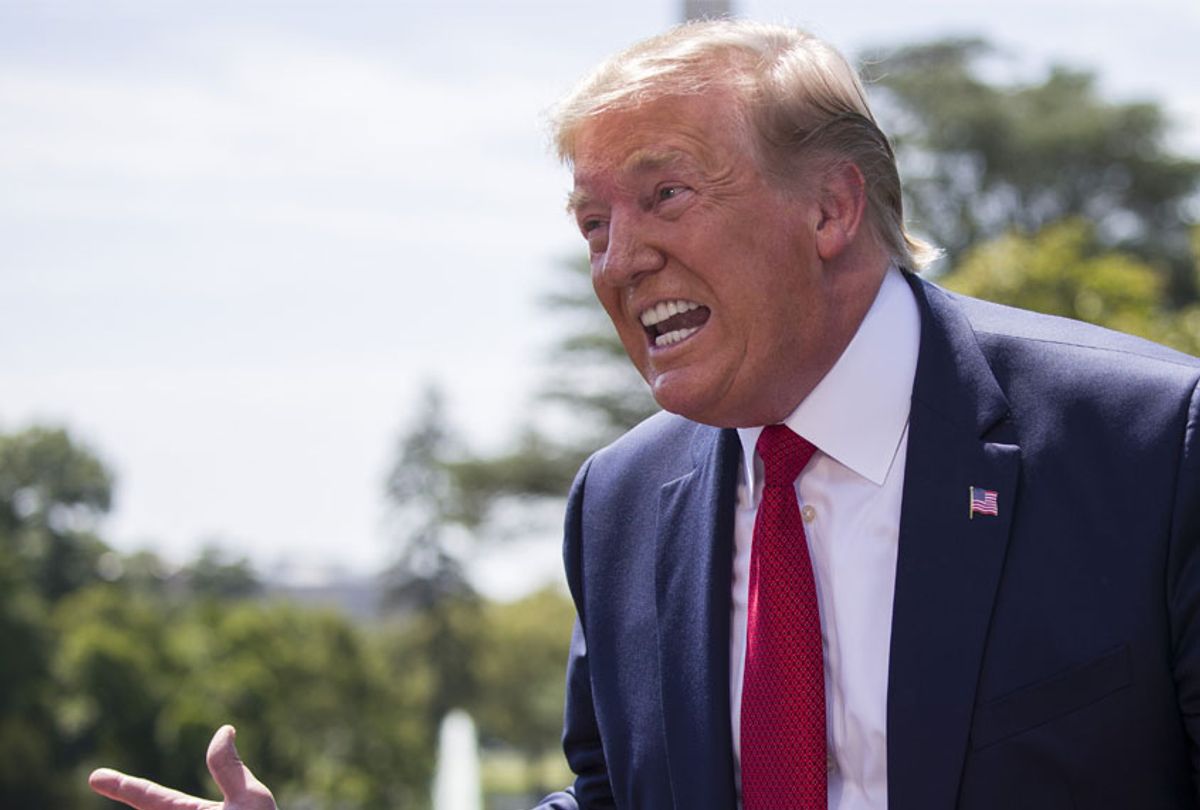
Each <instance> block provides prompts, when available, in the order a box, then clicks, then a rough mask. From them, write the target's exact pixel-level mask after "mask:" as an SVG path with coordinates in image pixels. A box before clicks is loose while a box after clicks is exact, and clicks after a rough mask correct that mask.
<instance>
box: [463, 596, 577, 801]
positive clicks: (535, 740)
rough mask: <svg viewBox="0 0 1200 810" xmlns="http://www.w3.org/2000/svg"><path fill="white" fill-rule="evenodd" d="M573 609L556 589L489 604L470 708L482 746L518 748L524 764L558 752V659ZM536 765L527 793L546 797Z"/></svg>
mask: <svg viewBox="0 0 1200 810" xmlns="http://www.w3.org/2000/svg"><path fill="white" fill-rule="evenodd" d="M574 618H575V610H574V607H573V605H572V604H571V601H570V599H568V598H567V597H566V596H565V595H564V594H563V593H562V592H561V591H559V590H558V589H557V588H553V587H548V588H543V589H542V590H540V591H537V592H535V593H533V594H530V595H529V596H527V597H525V598H523V599H520V600H518V601H516V602H512V603H509V604H490V605H489V606H488V607H487V609H486V611H485V614H484V628H485V632H484V636H483V640H482V644H481V645H480V651H479V678H480V686H481V688H480V698H479V701H478V702H477V703H476V705H475V706H474V707H473V708H474V715H475V718H476V720H477V721H478V724H479V730H480V734H481V736H482V737H483V740H484V743H485V744H494V743H503V744H504V745H507V746H509V747H511V748H515V749H516V750H517V751H519V752H520V753H521V754H522V755H523V757H524V761H525V763H526V765H527V766H529V765H531V764H533V763H537V762H539V761H540V760H542V759H543V758H545V757H546V756H547V755H549V754H551V753H557V752H558V751H559V747H560V742H559V738H560V735H561V733H562V711H563V708H562V707H563V699H564V697H565V694H564V693H565V684H564V681H563V672H562V669H563V661H564V660H565V658H566V653H565V649H566V647H565V643H566V640H567V639H568V638H570V635H571V625H572V622H573V621H574ZM539 776H540V774H539V772H538V769H537V768H536V767H534V768H528V767H527V779H526V781H527V782H528V785H527V788H528V792H529V793H530V794H531V795H533V794H536V795H537V796H541V795H545V794H546V793H547V792H549V791H548V788H550V787H551V786H549V785H544V784H540V779H539Z"/></svg>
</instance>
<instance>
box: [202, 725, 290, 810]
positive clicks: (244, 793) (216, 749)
mask: <svg viewBox="0 0 1200 810" xmlns="http://www.w3.org/2000/svg"><path fill="white" fill-rule="evenodd" d="M236 736H237V732H236V731H235V730H234V728H233V726H228V725H226V726H221V727H220V728H219V729H217V733H216V734H214V735H213V738H212V742H210V743H209V744H208V755H207V757H206V761H207V763H208V772H209V773H211V774H212V777H213V779H214V780H215V781H216V783H217V787H219V788H220V789H221V795H223V796H224V797H225V800H226V804H227V805H228V803H229V802H231V801H232V802H239V800H247V799H260V800H261V799H265V800H266V802H267V804H264V805H263V806H266V807H274V803H273V802H271V799H270V797H271V794H270V791H268V790H267V788H266V786H264V785H263V784H262V783H261V782H259V781H258V779H256V778H255V776H254V774H252V773H251V772H250V769H249V768H247V767H246V765H245V764H244V763H243V762H242V758H241V757H240V756H239V755H238V750H237V746H236V745H234V738H235V737H236ZM239 803H240V802H239Z"/></svg>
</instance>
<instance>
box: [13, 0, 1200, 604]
mask: <svg viewBox="0 0 1200 810" xmlns="http://www.w3.org/2000/svg"><path fill="white" fill-rule="evenodd" d="M681 5H682V4H681V2H678V0H609V2H607V3H603V4H594V3H588V4H583V3H579V4H576V3H566V2H517V3H504V2H492V3H488V2H482V1H481V0H476V1H475V2H468V1H467V0H449V2H439V3H436V4H435V3H410V2H402V1H401V2H390V3H385V2H367V1H366V0H340V2H336V3H335V2H332V1H331V0H329V1H327V2H315V0H310V1H309V2H298V1H296V0H293V1H292V2H284V1H283V0H275V1H274V2H263V1H262V0H240V1H239V2H230V1H229V0H208V2H204V3H195V2H179V1H178V0H127V1H125V2H121V1H119V0H69V1H67V0H64V1H63V2H55V1H54V0H45V1H44V2H23V1H21V0H0V431H6V432H7V431H15V430H20V429H22V428H24V427H27V426H29V425H32V424H52V425H63V426H66V427H67V428H69V429H70V430H71V432H72V434H73V435H74V436H76V437H77V438H78V439H80V440H81V441H83V442H84V443H85V444H87V445H88V446H89V447H90V448H92V449H93V450H94V451H95V452H96V453H97V454H98V455H99V456H100V457H101V458H102V459H103V460H104V461H105V463H106V464H107V465H108V466H109V467H110V468H111V469H112V470H113V471H114V473H115V475H116V479H117V490H116V502H115V506H114V509H113V511H112V514H111V515H110V516H109V517H108V519H107V520H106V522H105V523H104V524H103V525H102V527H101V534H102V536H104V537H105V538H106V539H107V540H108V541H109V542H111V543H112V544H113V545H115V546H116V547H117V548H118V549H120V550H123V551H133V550H137V549H141V548H149V549H152V550H154V551H156V552H158V553H159V554H161V555H162V556H163V557H164V558H165V559H167V560H169V561H172V562H176V563H179V562H185V561H186V560H188V559H190V558H191V557H192V556H194V555H195V554H196V552H197V551H198V550H199V549H200V548H201V547H203V546H204V545H205V544H209V543H214V542H215V543H218V544H220V545H221V546H222V547H224V548H226V549H227V550H228V551H229V552H230V553H232V554H235V555H246V556H247V557H249V558H250V559H251V560H252V561H253V562H254V563H255V564H256V565H257V566H258V567H259V568H260V569H261V570H263V571H264V572H267V573H271V574H274V575H279V576H290V577H300V576H311V575H312V574H313V573H314V572H321V571H328V570H330V569H340V570H343V571H347V572H368V571H372V570H375V569H376V568H378V567H379V566H380V565H381V564H383V563H384V562H386V560H387V559H388V557H389V555H390V554H391V553H393V552H394V551H395V545H394V539H390V537H389V531H388V527H387V522H386V519H385V518H386V508H385V501H384V497H383V484H382V481H383V477H384V475H385V473H386V470H387V468H388V466H389V463H390V461H391V458H392V454H393V451H394V446H395V442H396V440H397V438H398V437H399V435H400V434H401V433H402V431H403V430H404V429H405V428H406V426H407V425H408V424H409V421H410V420H411V419H412V418H413V415H414V408H415V406H416V404H417V402H418V401H419V398H420V395H421V392H422V391H423V390H424V388H425V387H426V386H428V385H430V384H436V385H438V386H439V387H440V388H441V389H442V390H443V392H444V394H445V396H446V401H447V405H448V417H447V418H448V421H449V422H450V423H451V424H452V425H455V426H457V427H458V429H459V430H460V431H461V437H462V440H463V441H464V442H465V443H466V444H468V445H470V446H472V447H474V448H477V449H480V450H495V449H500V448H502V447H503V446H504V444H505V442H506V441H507V440H508V439H509V438H510V437H511V436H512V435H513V433H514V430H515V429H516V428H517V427H518V426H519V425H520V424H521V422H522V420H523V418H524V416H525V414H526V412H527V410H528V408H529V403H530V397H531V392H532V391H533V390H534V389H535V388H536V386H537V384H538V382H539V380H541V379H542V375H543V369H544V366H543V365H542V358H544V357H545V356H546V353H547V350H548V347H549V346H550V345H551V344H552V342H553V341H554V339H555V337H556V333H555V330H556V329H558V328H561V323H559V322H558V321H556V320H551V319H548V318H547V317H546V315H545V313H544V312H543V311H542V309H541V308H540V307H539V299H540V298H541V297H542V296H543V295H544V294H545V293H546V292H547V291H548V290H549V289H551V287H552V286H553V285H554V282H555V278H556V275H557V274H558V273H559V272H560V271H559V270H558V267H559V266H560V265H561V264H562V263H563V262H564V261H569V260H571V259H575V258H577V257H579V256H580V255H581V254H582V240H580V239H579V237H578V236H577V234H576V232H575V231H574V228H573V226H572V224H571V223H570V221H569V219H568V218H567V216H566V214H565V213H564V210H563V202H564V198H565V194H566V192H567V191H568V189H569V185H570V178H569V175H568V173H567V171H566V170H565V169H563V168H561V167H560V166H558V165H557V164H556V162H555V161H554V160H553V159H552V158H551V157H550V155H549V153H548V150H547V135H546V132H545V128H544V113H545V111H546V109H547V108H548V107H549V105H550V104H552V103H553V101H554V100H555V98H557V97H558V96H559V95H561V94H562V93H563V92H564V91H565V90H566V89H568V88H569V87H570V85H571V84H572V83H573V82H574V81H575V80H576V79H577V78H578V77H579V76H581V75H582V74H583V73H584V72H585V71H586V70H587V69H588V67H589V66H591V65H592V64H594V63H595V62H597V61H598V60H599V59H601V58H603V57H604V56H605V55H607V54H609V53H611V52H612V51H614V50H616V49H618V48H620V47H623V46H625V45H628V44H630V43H632V42H634V41H636V40H638V39H640V38H643V37H645V36H648V35H651V34H653V33H656V32H658V31H661V30H663V29H664V28H665V27H667V26H669V25H670V24H672V23H673V22H675V21H676V19H677V17H678V15H679V7H680V6H681ZM735 9H736V10H737V11H738V12H739V13H740V14H742V15H743V16H747V17H752V18H755V19H760V20H764V21H772V22H789V23H794V24H798V25H801V26H803V27H806V28H808V29H810V30H812V31H814V32H815V33H817V34H819V35H821V36H823V37H825V38H826V39H828V40H829V41H831V42H832V43H833V44H834V45H836V46H837V47H839V48H841V49H842V50H843V51H845V52H847V53H850V54H854V53H858V52H862V51H863V50H865V49H867V48H870V47H872V46H879V45H884V46H886V45H896V44H902V43H907V42H916V41H923V40H928V39H932V38H935V37H939V36H946V35H980V36H984V37H987V38H988V39H990V40H992V41H993V42H995V43H996V44H997V45H999V46H1000V48H1001V51H1000V53H1001V54H1002V57H1003V58H1002V59H1001V61H1000V64H1001V65H1002V67H1004V68H1005V69H1007V70H1011V71H1012V72H1013V74H1014V75H1027V76H1037V75H1038V73H1039V71H1041V70H1043V69H1044V68H1045V67H1046V66H1047V65H1049V64H1051V63H1054V62H1058V63H1065V64H1068V65H1072V66H1076V67H1081V68H1086V69H1090V70H1093V71H1095V72H1096V73H1097V74H1098V76H1099V79H1100V83H1101V87H1102V89H1103V91H1104V92H1105V94H1106V95H1107V96H1108V97H1111V98H1114V99H1121V100H1133V99H1151V100H1155V101H1158V102H1160V103H1161V104H1163V106H1164V107H1165V109H1166V110H1167V112H1168V113H1169V115H1170V116H1171V118H1172V120H1173V121H1174V122H1175V124H1176V129H1175V131H1174V134H1173V142H1174V143H1175V144H1176V146H1177V148H1178V149H1179V150H1180V151H1183V152H1186V153H1188V154H1191V155H1200V82H1197V81H1196V77H1197V76H1200V51H1198V50H1197V48H1196V45H1195V43H1196V42H1200V0H1037V2H1031V1H1029V0H1010V2H1007V3H1002V4H998V3H995V2H991V0H910V1H909V2H905V3H884V2H880V0H847V2H843V3H838V4H821V5H820V6H818V5H814V4H801V3H783V2H750V1H749V0H743V2H741V3H737V4H735ZM536 534H537V536H531V537H528V538H524V539H517V540H515V541H513V542H510V543H508V544H505V545H496V546H493V547H491V548H489V549H488V550H487V551H486V552H485V553H483V554H481V555H478V556H477V557H476V558H475V561H474V570H475V574H476V576H477V578H478V582H479V583H480V584H481V586H482V587H484V588H485V590H487V591H488V592H489V593H492V594H494V595H499V596H504V595H514V594H516V593H519V592H520V591H521V590H524V589H527V588H528V587H531V586H533V585H536V584H539V583H541V582H544V581H547V580H552V579H554V578H555V577H556V576H557V570H558V563H557V538H556V537H554V536H553V531H550V532H540V533H536Z"/></svg>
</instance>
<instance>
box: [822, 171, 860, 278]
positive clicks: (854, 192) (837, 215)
mask: <svg viewBox="0 0 1200 810" xmlns="http://www.w3.org/2000/svg"><path fill="white" fill-rule="evenodd" d="M818 203H819V205H820V219H819V221H818V222H817V230H816V238H817V239H816V246H817V254H818V255H819V256H820V257H821V258H822V259H823V260H825V261H830V260H832V259H836V258H837V257H838V256H840V255H841V254H842V253H843V252H844V251H845V250H846V248H848V247H850V245H851V244H853V242H854V238H855V237H856V236H857V235H858V229H859V228H860V227H861V225H862V218H863V212H864V211H865V210H866V208H867V183H866V180H865V179H863V174H862V171H861V170H860V169H859V168H858V166H856V165H854V164H853V163H851V162H849V161H841V162H838V163H836V164H834V165H833V166H831V167H830V168H829V169H828V171H826V173H825V177H824V180H823V182H822V184H821V190H820V192H819V197H818Z"/></svg>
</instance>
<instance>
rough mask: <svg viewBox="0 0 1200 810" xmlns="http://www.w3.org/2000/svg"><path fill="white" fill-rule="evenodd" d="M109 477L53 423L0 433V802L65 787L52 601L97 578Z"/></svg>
mask: <svg viewBox="0 0 1200 810" xmlns="http://www.w3.org/2000/svg"><path fill="white" fill-rule="evenodd" d="M111 501H112V476H111V474H110V473H109V472H108V470H107V469H105V467H104V465H103V463H102V462H101V461H100V460H99V459H98V458H97V457H96V455H95V454H94V453H92V452H91V451H90V450H89V449H87V448H86V447H84V446H83V445H82V444H80V443H79V442H78V441H76V440H75V439H73V438H72V437H71V436H70V435H69V434H68V433H67V431H66V430H63V429H61V428H48V427H31V428H28V429H26V430H23V431H20V432H17V433H10V434H0V649H3V650H5V651H6V652H5V654H3V655H0V805H3V806H27V807H48V806H55V805H58V804H60V803H61V802H62V801H64V800H65V799H66V798H68V797H69V796H70V795H71V794H72V790H71V787H70V785H67V784H63V780H62V779H61V778H58V777H59V773H60V770H61V768H62V767H63V763H64V761H65V759H66V757H67V756H68V754H69V752H68V751H67V749H66V748H65V747H64V745H63V744H62V739H61V738H60V736H59V735H58V734H57V733H56V723H55V713H56V704H57V700H56V698H57V693H56V691H55V689H54V686H53V669H52V666H53V664H52V662H53V658H54V650H55V641H56V639H55V635H54V633H53V630H52V628H51V627H50V624H49V613H50V610H51V609H52V605H53V604H54V603H57V602H58V601H60V600H62V599H64V598H65V597H66V596H67V595H68V594H70V593H72V592H74V591H76V590H78V589H80V588H82V587H84V586H85V585H87V584H88V583H90V582H94V581H96V580H97V579H98V573H97V562H98V560H99V559H100V558H101V556H102V555H104V554H105V553H106V552H107V551H108V549H107V547H106V546H105V545H104V544H103V543H102V542H101V541H100V540H99V539H98V538H97V537H96V536H95V535H94V534H93V533H92V529H93V528H94V527H95V525H96V524H97V523H98V522H99V520H100V518H101V517H102V516H103V515H104V513H105V512H107V510H108V508H109V506H110V504H111Z"/></svg>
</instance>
